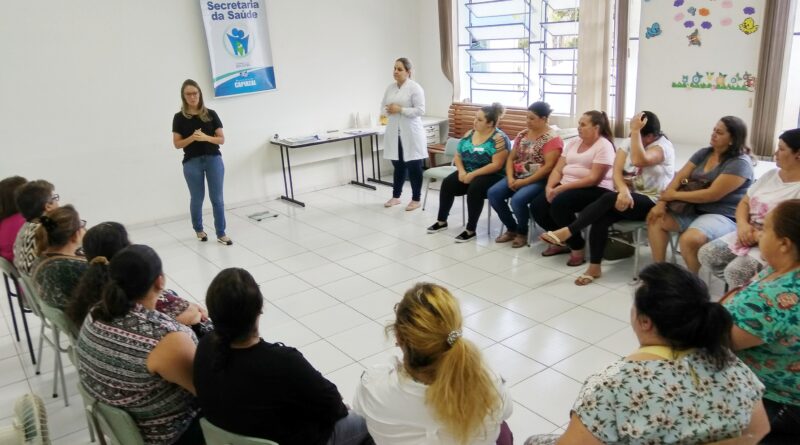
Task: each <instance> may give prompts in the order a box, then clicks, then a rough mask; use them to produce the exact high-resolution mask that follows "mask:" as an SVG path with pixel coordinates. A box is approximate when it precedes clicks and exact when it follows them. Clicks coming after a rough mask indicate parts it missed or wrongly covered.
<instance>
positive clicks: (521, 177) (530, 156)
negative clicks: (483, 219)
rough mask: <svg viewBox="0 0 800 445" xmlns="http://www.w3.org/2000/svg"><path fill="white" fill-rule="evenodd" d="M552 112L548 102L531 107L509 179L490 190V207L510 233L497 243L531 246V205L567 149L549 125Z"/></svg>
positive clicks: (510, 164) (509, 166)
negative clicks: (529, 235)
mask: <svg viewBox="0 0 800 445" xmlns="http://www.w3.org/2000/svg"><path fill="white" fill-rule="evenodd" d="M552 112H553V110H552V109H551V108H550V105H548V104H547V102H534V103H533V104H531V106H530V107H528V128H527V129H525V130H522V131H521V132H520V133H519V135H517V138H516V139H514V148H513V149H512V150H511V154H510V155H509V156H508V160H506V180H505V181H497V182H496V183H495V184H494V185H493V186H492V188H490V189H489V192H488V194H487V195H488V197H489V204H491V206H492V208H494V209H495V210H496V211H497V216H499V217H500V221H503V224H504V225H505V226H506V232H505V233H503V234H502V235H500V236H499V237H497V239H496V240H495V242H498V243H507V242H509V241H511V247H522V246H525V245H527V244H528V219H529V218H530V214H531V213H530V204H531V202H532V201H533V198H535V197H536V195H538V194H539V193H542V192H543V191H544V186H545V184H547V176H548V175H550V172H551V171H552V170H553V167H555V165H556V162H558V158H559V157H560V156H561V150H562V149H563V148H564V141H562V140H561V138H560V137H558V135H557V134H556V133H555V131H553V130H552V129H551V128H550V125H548V118H549V117H550V113H552ZM509 198H510V199H509ZM506 201H508V202H506ZM509 204H510V205H511V210H513V212H514V213H513V215H512V213H511V210H509V209H508V206H509Z"/></svg>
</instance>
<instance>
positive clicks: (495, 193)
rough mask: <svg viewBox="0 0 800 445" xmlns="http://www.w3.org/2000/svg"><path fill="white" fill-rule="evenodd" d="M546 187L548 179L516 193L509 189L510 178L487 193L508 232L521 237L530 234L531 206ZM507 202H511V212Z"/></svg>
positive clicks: (529, 185) (504, 179)
mask: <svg viewBox="0 0 800 445" xmlns="http://www.w3.org/2000/svg"><path fill="white" fill-rule="evenodd" d="M545 185H547V179H543V180H541V181H538V182H534V183H533V184H528V185H526V186H524V187H522V188H520V189H519V190H517V191H514V190H511V189H510V188H508V178H503V179H502V180H500V181H497V183H496V184H495V185H493V186H492V187H491V188H490V189H489V192H488V193H487V197H488V198H489V204H490V205H491V206H492V208H493V209H494V210H495V211H496V212H497V216H498V217H500V221H502V222H503V225H505V226H506V230H508V231H509V232H514V233H517V234H520V235H527V234H528V220H529V219H530V210H529V209H530V204H531V202H533V198H535V197H536V196H537V195H538V194H539V193H542V192H544V187H545ZM509 198H511V199H509ZM506 200H508V201H510V204H511V210H509V208H508V205H509V204H507V203H506ZM512 210H513V211H514V214H513V215H512V214H511V211H512ZM515 217H516V219H515Z"/></svg>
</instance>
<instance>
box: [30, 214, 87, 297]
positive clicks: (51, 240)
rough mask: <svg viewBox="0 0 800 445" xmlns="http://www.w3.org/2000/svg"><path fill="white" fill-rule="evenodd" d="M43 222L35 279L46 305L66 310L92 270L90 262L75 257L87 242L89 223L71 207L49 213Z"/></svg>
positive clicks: (39, 233) (37, 234)
mask: <svg viewBox="0 0 800 445" xmlns="http://www.w3.org/2000/svg"><path fill="white" fill-rule="evenodd" d="M39 222H40V224H39V228H38V229H36V247H37V249H38V254H39V258H38V259H37V260H36V262H35V263H34V265H33V272H32V274H31V275H32V277H33V281H34V283H36V286H37V288H38V291H39V297H40V298H41V299H42V301H43V302H44V303H46V304H48V305H50V306H53V307H56V308H58V309H62V310H63V309H64V308H65V307H66V306H67V303H68V302H69V300H70V299H71V298H72V292H73V290H74V289H75V286H77V285H78V281H80V279H81V276H83V273H84V272H86V269H87V268H88V267H89V265H88V263H87V262H86V258H84V257H82V256H78V255H77V254H76V253H75V252H77V250H78V249H79V248H80V247H81V243H82V242H83V234H84V233H86V221H84V220H82V219H81V217H80V215H78V211H77V210H75V207H73V206H72V205H69V204H68V205H65V206H63V207H59V208H57V209H55V210H53V211H50V212H47V213H46V214H45V215H43V216H42V217H41V218H39Z"/></svg>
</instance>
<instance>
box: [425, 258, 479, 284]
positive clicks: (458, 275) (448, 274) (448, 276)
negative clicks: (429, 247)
mask: <svg viewBox="0 0 800 445" xmlns="http://www.w3.org/2000/svg"><path fill="white" fill-rule="evenodd" d="M428 275H430V276H432V277H434V278H436V279H437V280H440V281H442V282H444V283H447V284H448V285H450V286H454V287H464V286H466V285H468V284H472V283H475V282H476V281H480V280H483V279H485V278H488V277H489V276H491V274H490V273H489V272H486V271H484V270H480V269H478V268H477V267H473V266H470V265H469V264H464V263H460V264H455V265H453V266H450V267H446V268H444V269H441V270H437V271H435V272H431V273H429V274H428Z"/></svg>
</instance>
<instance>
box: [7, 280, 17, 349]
mask: <svg viewBox="0 0 800 445" xmlns="http://www.w3.org/2000/svg"><path fill="white" fill-rule="evenodd" d="M3 279H4V280H5V282H6V296H7V297H8V310H9V311H11V322H12V323H13V324H14V335H16V337H17V341H19V329H18V328H17V316H16V315H15V314H14V303H13V302H12V300H11V297H12V296H15V297H16V296H17V294H16V293H13V292H11V277H9V276H8V275H7V274H6V273H5V272H3ZM17 293H19V288H17Z"/></svg>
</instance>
